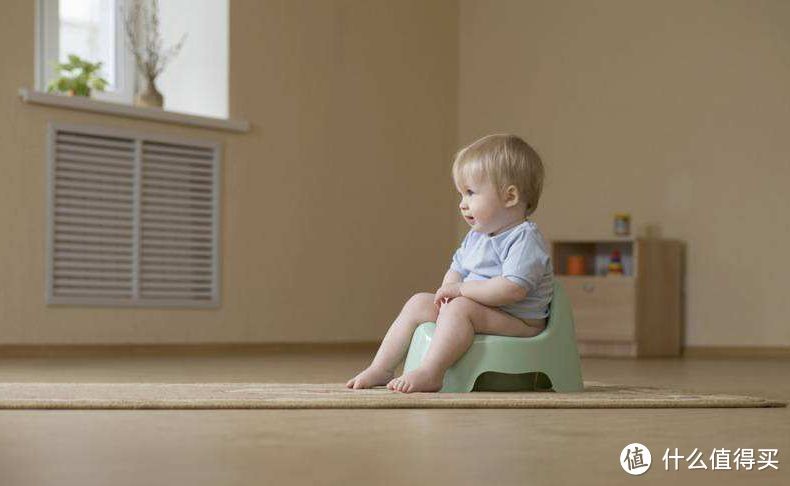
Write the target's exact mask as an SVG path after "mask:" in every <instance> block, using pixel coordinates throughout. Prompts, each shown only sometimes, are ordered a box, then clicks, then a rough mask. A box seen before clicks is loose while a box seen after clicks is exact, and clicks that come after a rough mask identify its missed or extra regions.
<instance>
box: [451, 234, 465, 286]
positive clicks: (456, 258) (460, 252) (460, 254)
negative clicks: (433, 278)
mask: <svg viewBox="0 0 790 486" xmlns="http://www.w3.org/2000/svg"><path fill="white" fill-rule="evenodd" d="M467 240H469V233H467V234H466V236H464V239H463V241H461V246H459V247H458V249H457V250H455V253H453V260H452V262H451V263H450V270H454V271H456V272H458V273H460V274H461V277H464V278H466V276H467V275H468V274H469V270H465V269H464V267H463V265H462V263H461V262H463V258H464V251H465V250H466V242H467Z"/></svg>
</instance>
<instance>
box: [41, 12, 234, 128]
mask: <svg viewBox="0 0 790 486" xmlns="http://www.w3.org/2000/svg"><path fill="white" fill-rule="evenodd" d="M133 1H134V0H38V18H37V22H38V32H37V42H36V44H37V47H36V56H37V59H36V87H35V88H36V90H38V91H46V87H47V85H48V84H49V82H50V81H52V79H53V78H54V77H55V71H54V68H53V64H54V63H55V62H63V61H65V60H67V57H68V55H69V54H76V55H78V56H80V57H82V58H84V59H86V60H88V61H90V62H97V61H101V62H102V63H103V65H102V69H103V72H102V76H103V77H104V78H105V79H106V80H107V81H108V82H109V86H108V87H107V90H106V91H105V92H95V91H94V92H92V93H91V97H92V98H95V99H98V100H102V101H110V102H116V103H123V104H127V105H131V104H133V100H134V94H135V91H136V90H137V89H138V86H141V85H142V83H140V82H139V81H140V80H139V77H138V73H137V66H136V64H135V62H134V56H133V55H132V53H131V51H130V50H129V48H128V46H127V40H126V32H125V30H124V22H123V15H124V12H126V11H127V10H128V9H129V8H130V6H131V5H132V4H133ZM228 6H229V0H159V20H160V33H161V36H162V38H163V41H164V47H165V48H167V47H170V46H171V45H173V44H175V43H176V42H177V41H178V40H179V39H180V38H181V36H182V35H183V34H187V39H186V42H185V43H184V45H183V48H182V49H181V52H180V53H179V54H178V56H176V57H175V58H174V59H173V60H172V62H171V63H169V64H168V65H167V67H166V68H165V70H164V72H163V73H162V74H161V75H160V77H159V78H157V87H158V89H159V91H160V92H162V94H163V95H164V100H165V101H164V109H165V110H167V111H174V112H180V113H189V114H194V115H202V116H209V117H215V118H228V94H227V93H228V57H229V56H228ZM207 94H209V96H207Z"/></svg>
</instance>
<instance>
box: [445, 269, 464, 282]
mask: <svg viewBox="0 0 790 486" xmlns="http://www.w3.org/2000/svg"><path fill="white" fill-rule="evenodd" d="M463 280H464V278H463V277H462V276H461V274H460V273H458V272H456V271H455V270H453V269H452V268H451V269H450V270H447V273H445V274H444V280H442V285H444V284H448V283H459V282H462V281H463Z"/></svg>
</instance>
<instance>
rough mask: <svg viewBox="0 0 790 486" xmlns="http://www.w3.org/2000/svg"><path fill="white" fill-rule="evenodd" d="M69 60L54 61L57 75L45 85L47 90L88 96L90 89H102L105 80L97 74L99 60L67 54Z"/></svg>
mask: <svg viewBox="0 0 790 486" xmlns="http://www.w3.org/2000/svg"><path fill="white" fill-rule="evenodd" d="M68 58H69V62H65V63H61V62H58V63H55V70H56V71H57V74H58V77H57V78H55V79H53V80H52V82H50V83H49V85H47V92H49V93H52V92H53V91H58V92H61V93H67V94H68V95H69V96H90V95H91V90H92V89H95V90H96V91H104V89H105V88H106V87H107V84H108V83H107V80H106V79H104V78H102V77H100V76H99V70H100V69H101V66H102V63H101V62H96V63H92V62H88V61H86V60H85V59H82V58H81V57H79V56H77V55H75V54H69V56H68Z"/></svg>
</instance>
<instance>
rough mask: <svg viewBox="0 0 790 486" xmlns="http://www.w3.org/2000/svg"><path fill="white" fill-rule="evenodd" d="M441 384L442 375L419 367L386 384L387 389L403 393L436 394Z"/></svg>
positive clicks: (442, 380)
mask: <svg viewBox="0 0 790 486" xmlns="http://www.w3.org/2000/svg"><path fill="white" fill-rule="evenodd" d="M443 382H444V374H443V373H440V372H439V371H437V370H433V369H429V368H425V367H420V368H417V369H416V370H413V371H409V372H408V373H404V374H403V375H401V376H399V377H398V378H395V379H393V380H392V381H390V382H389V383H387V388H388V389H390V390H392V391H398V392H403V393H413V392H436V391H439V390H441V389H442V384H443Z"/></svg>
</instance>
